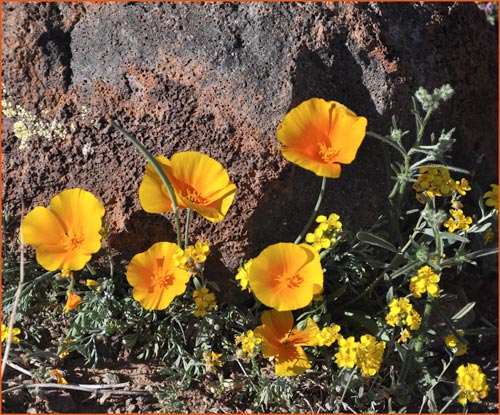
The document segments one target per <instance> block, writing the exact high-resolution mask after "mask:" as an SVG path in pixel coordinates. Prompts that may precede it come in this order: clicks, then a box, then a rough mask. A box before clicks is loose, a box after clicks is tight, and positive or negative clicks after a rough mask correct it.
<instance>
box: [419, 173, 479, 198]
mask: <svg viewBox="0 0 500 415" xmlns="http://www.w3.org/2000/svg"><path fill="white" fill-rule="evenodd" d="M419 173H420V175H419V176H418V178H417V181H416V182H415V183H414V184H413V189H414V190H415V191H416V192H417V200H418V201H419V202H421V203H426V202H427V201H428V200H429V199H430V198H432V197H433V196H444V197H447V196H451V195H452V194H453V193H454V192H456V193H458V194H460V195H462V196H465V194H466V192H468V191H469V190H471V187H470V186H469V182H468V181H467V179H465V178H462V179H461V180H460V181H458V180H454V179H453V178H452V177H451V176H450V171H449V170H448V169H447V168H445V167H432V166H424V167H421V168H420V170H419Z"/></svg>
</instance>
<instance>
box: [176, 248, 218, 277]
mask: <svg viewBox="0 0 500 415" xmlns="http://www.w3.org/2000/svg"><path fill="white" fill-rule="evenodd" d="M209 253H210V247H209V246H208V243H206V242H196V243H195V244H194V245H189V246H188V247H186V249H184V250H183V251H182V250H181V251H179V252H177V253H176V254H175V255H174V257H173V258H174V264H175V266H176V267H178V268H181V269H185V270H186V271H189V272H190V273H192V274H196V273H198V271H200V270H203V267H204V264H205V261H206V260H207V256H208V254H209Z"/></svg>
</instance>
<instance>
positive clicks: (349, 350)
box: [335, 336, 359, 368]
mask: <svg viewBox="0 0 500 415" xmlns="http://www.w3.org/2000/svg"><path fill="white" fill-rule="evenodd" d="M337 342H338V345H339V351H338V353H335V363H336V364H337V366H338V367H343V366H344V367H348V368H353V367H354V366H355V365H356V354H357V349H358V347H359V343H358V342H357V341H356V340H355V339H354V336H350V337H348V338H347V339H345V338H344V337H342V336H339V338H338V340H337Z"/></svg>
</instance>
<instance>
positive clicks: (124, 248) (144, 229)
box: [109, 210, 177, 262]
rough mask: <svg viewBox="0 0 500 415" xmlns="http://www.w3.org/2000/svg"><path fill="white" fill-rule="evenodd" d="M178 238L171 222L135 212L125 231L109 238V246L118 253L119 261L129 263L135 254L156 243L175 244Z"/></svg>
mask: <svg viewBox="0 0 500 415" xmlns="http://www.w3.org/2000/svg"><path fill="white" fill-rule="evenodd" d="M176 240H177V236H176V233H175V230H174V227H173V225H172V223H171V221H170V220H168V219H167V218H166V217H164V216H162V215H155V214H150V213H146V212H144V211H143V210H138V211H136V212H134V213H133V214H132V215H131V216H130V219H129V220H128V221H127V222H126V224H125V230H124V231H122V232H119V233H115V234H111V235H110V236H109V246H110V248H111V249H112V250H114V251H117V253H118V260H123V261H126V262H129V261H130V260H131V259H132V257H133V256H134V255H135V254H138V253H139V252H143V251H146V250H147V249H149V248H150V247H151V245H153V244H155V243H156V242H168V241H170V242H175V241H176Z"/></svg>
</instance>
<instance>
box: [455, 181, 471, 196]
mask: <svg viewBox="0 0 500 415" xmlns="http://www.w3.org/2000/svg"><path fill="white" fill-rule="evenodd" d="M455 189H456V191H457V192H458V193H460V194H461V195H462V196H465V193H466V192H468V191H469V190H471V187H470V186H469V182H468V181H467V179H466V178H462V179H461V180H460V181H456V182H455Z"/></svg>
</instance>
